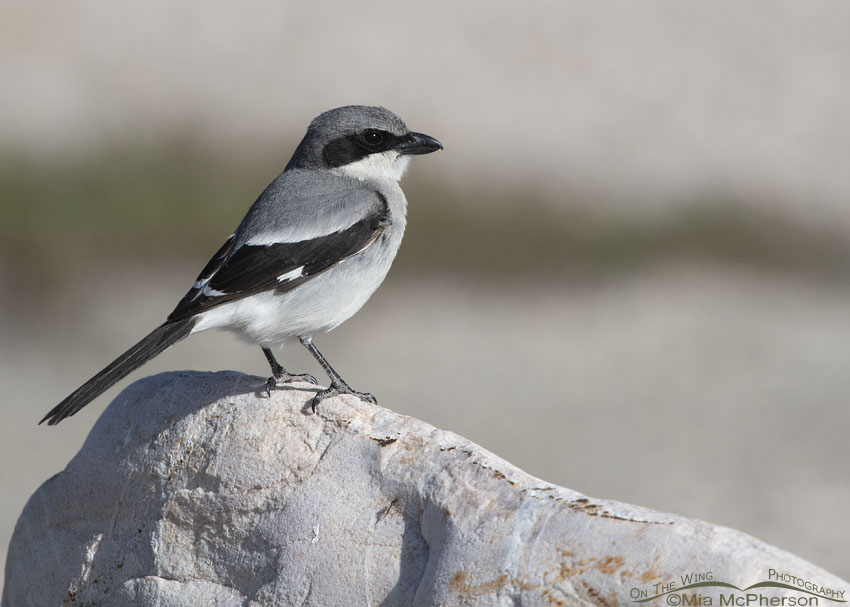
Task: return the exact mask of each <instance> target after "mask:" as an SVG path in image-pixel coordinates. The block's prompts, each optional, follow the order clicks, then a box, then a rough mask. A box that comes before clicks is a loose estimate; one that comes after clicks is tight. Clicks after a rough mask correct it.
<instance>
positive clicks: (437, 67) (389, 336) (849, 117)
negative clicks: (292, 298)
mask: <svg viewBox="0 0 850 607" xmlns="http://www.w3.org/2000/svg"><path fill="white" fill-rule="evenodd" d="M848 17H850V9H848V7H847V5H846V4H845V3H840V2H811V3H794V2H762V1H759V2H751V3H747V4H746V5H742V4H740V3H735V2H731V1H728V2H727V1H722V2H712V3H696V2H672V1H671V2H662V1H653V2H648V3H641V4H640V5H636V4H633V3H627V2H613V3H605V4H604V5H602V4H599V3H595V2H589V1H588V2H563V3H557V4H556V3H547V2H531V3H525V4H523V8H522V9H519V8H517V7H516V5H513V4H508V3H498V2H488V3H476V2H473V3H465V4H463V5H462V6H458V5H456V4H454V3H449V2H432V3H429V4H428V5H427V6H425V5H422V6H420V7H419V8H416V7H413V6H407V5H401V4H399V3H390V2H379V3H373V4H370V5H369V8H368V9H364V8H363V7H360V6H356V5H354V4H351V3H344V2H330V3H323V4H322V5H313V6H311V7H306V6H305V7H295V6H290V5H287V4H283V3H272V2H248V3H240V4H239V5H238V6H237V5H233V4H230V3H224V2H200V1H198V2H189V3H181V5H180V6H179V7H176V6H173V5H172V4H171V3H167V2H164V1H163V2H158V1H157V2H148V3H145V4H138V5H135V6H134V7H128V6H126V5H123V6H120V7H119V5H116V4H114V3H111V2H106V1H102V2H97V1H84V2H80V3H75V4H74V5H73V6H71V5H55V4H52V3H43V2H27V3H24V2H17V1H14V2H10V3H7V4H6V5H5V6H4V18H3V20H2V23H0V79H2V82H4V83H7V84H6V85H5V86H4V87H2V88H3V90H2V91H0V104H2V105H0V160H2V168H0V224H2V225H0V241H2V244H0V252H2V261H0V385H2V387H3V394H4V399H3V404H2V408H3V414H4V419H5V422H4V424H2V426H0V487H2V488H3V489H2V492H0V545H2V546H5V545H7V543H8V539H9V537H10V535H11V533H12V530H13V527H14V522H15V520H16V518H17V516H18V514H19V513H20V510H21V508H22V507H23V505H24V503H25V501H26V499H27V497H28V496H29V495H30V494H31V493H32V491H34V490H35V489H36V488H37V487H38V485H39V484H40V483H42V482H43V481H44V480H45V479H46V478H48V477H49V476H50V475H52V474H54V473H56V472H58V471H59V470H61V469H62V467H63V466H64V465H65V463H67V461H68V460H69V458H71V457H72V456H73V454H74V453H75V452H76V450H77V449H78V448H79V446H80V444H81V443H82V441H83V439H84V437H85V435H86V433H87V432H88V430H89V428H90V427H91V425H92V424H93V422H94V420H95V419H96V417H97V415H98V414H99V413H100V411H102V410H103V408H104V407H105V406H106V405H107V403H108V402H109V400H110V398H111V397H112V396H114V395H115V394H117V391H118V390H119V389H120V388H121V387H123V386H124V385H126V382H124V383H122V384H121V385H119V386H118V387H117V388H115V389H113V390H112V391H111V392H110V393H109V394H107V395H106V396H105V397H102V398H101V399H99V400H98V401H96V402H95V403H94V404H92V405H91V406H90V407H89V408H87V409H85V410H84V411H83V412H81V413H80V414H78V415H77V416H76V417H74V418H73V419H70V420H68V421H66V422H63V424H62V425H60V426H59V427H57V428H44V427H36V426H35V422H36V421H37V420H38V419H39V418H40V417H41V416H42V415H43V414H44V412H46V411H47V410H48V409H49V408H50V407H52V406H53V405H54V404H55V403H56V402H58V400H60V399H61V398H62V397H64V396H65V395H66V394H67V393H68V392H70V391H71V390H72V389H74V388H75V387H76V386H77V385H79V383H80V382H81V381H83V380H84V379H86V378H87V377H89V376H90V375H91V374H92V373H93V372H95V371H96V370H98V369H99V368H100V367H101V366H103V365H104V364H105V363H106V362H108V361H109V360H111V359H112V358H113V357H114V356H115V355H116V354H118V353H119V352H120V351H122V350H123V349H124V348H126V347H127V346H129V345H130V344H131V343H133V342H134V341H135V340H136V339H138V338H139V337H141V336H142V335H143V334H144V333H145V332H146V331H147V330H149V329H150V328H152V327H153V326H154V325H155V324H157V323H158V322H160V321H161V319H162V318H163V316H164V315H166V314H167V313H168V312H169V311H170V309H171V308H172V306H173V305H174V303H175V302H176V301H177V299H179V297H180V296H181V295H182V294H183V292H184V291H185V290H186V288H187V287H188V285H189V284H190V283H191V281H192V280H193V278H194V276H195V274H196V273H197V271H198V270H199V269H200V267H201V266H202V265H203V263H204V262H205V261H206V259H207V257H208V256H209V255H210V254H211V253H212V252H213V251H214V250H215V249H216V248H217V246H218V244H219V243H220V240H221V239H222V238H223V237H224V236H226V235H227V234H229V233H230V231H231V230H232V228H233V226H234V225H235V223H236V222H237V221H238V219H239V218H240V217H241V215H242V213H243V212H244V210H245V209H246V208H247V206H248V205H249V204H250V203H251V201H252V200H253V198H254V197H255V196H256V195H257V193H259V191H260V190H261V189H262V188H263V187H264V186H265V184H266V183H267V182H268V181H269V180H270V179H271V178H273V177H274V175H275V174H276V171H278V170H279V169H280V167H282V166H283V164H284V163H285V161H286V160H287V159H288V155H289V154H290V153H291V151H292V149H293V148H294V146H295V144H296V143H297V140H298V138H299V137H300V135H301V133H302V132H303V130H304V128H305V126H306V124H307V122H308V121H309V119H310V118H312V117H313V116H314V115H315V114H316V113H318V112H319V111H321V110H323V109H327V108H329V107H333V106H336V105H341V104H346V103H380V104H383V105H386V106H387V107H389V108H391V109H393V110H394V111H396V112H398V113H399V114H401V115H402V116H403V117H404V118H405V119H406V120H407V122H408V124H409V125H410V126H411V128H414V129H416V130H421V131H424V132H427V133H429V134H432V135H434V136H436V137H438V138H439V139H440V140H441V141H443V143H444V144H445V146H446V149H445V151H444V152H441V153H439V154H435V155H433V156H428V157H425V158H421V159H417V161H416V162H415V163H414V164H413V166H412V169H411V171H410V177H409V180H408V181H407V183H408V184H409V187H407V188H406V189H408V192H409V198H410V200H411V217H410V220H411V231H410V234H409V235H408V238H407V240H406V242H405V244H404V246H403V248H402V252H401V254H400V257H399V260H398V262H397V264H396V267H394V269H393V271H392V272H391V274H390V278H389V279H388V281H387V283H386V284H385V286H384V287H383V288H382V289H381V290H380V291H379V292H378V293H377V294H376V295H375V297H374V298H373V300H372V301H371V302H370V303H369V304H368V305H367V306H366V307H365V308H364V310H363V311H362V312H361V313H360V314H359V315H358V316H356V317H355V318H354V319H352V320H351V321H350V322H349V323H347V324H346V325H344V326H343V327H341V328H340V329H339V330H337V331H336V332H334V333H333V334H331V335H328V336H325V337H322V338H318V339H317V343H318V344H319V346H320V347H321V348H322V351H323V352H324V353H325V354H326V355H327V356H328V357H329V358H330V360H331V361H332V362H333V363H334V365H335V366H336V367H337V368H338V369H339V370H340V372H341V373H342V374H343V376H344V377H346V379H347V380H348V381H349V382H350V383H352V384H353V385H354V386H355V387H356V388H358V389H362V390H368V391H371V392H373V393H375V394H376V395H377V396H378V397H379V399H380V402H381V404H382V405H383V406H387V407H390V408H392V409H394V410H396V411H399V412H401V413H404V414H408V415H413V416H416V417H419V418H421V419H424V420H426V421H428V422H431V423H433V424H435V425H437V426H439V427H441V428H445V429H448V430H452V431H455V432H457V433H459V434H462V435H465V436H467V437H469V438H471V439H472V440H475V441H477V442H479V443H480V444H482V445H483V446H485V447H486V448H488V449H490V450H492V451H494V452H495V453H497V454H499V455H500V456H502V457H504V458H506V459H508V460H510V461H512V462H513V463H515V464H517V465H519V466H520V467H522V468H524V469H525V470H527V471H529V472H530V473H532V474H534V475H537V476H540V477H543V478H545V479H546V480H549V481H552V482H556V483H559V484H562V485H565V486H568V487H570V488H573V489H576V490H579V491H582V492H586V493H588V494H590V495H594V496H598V497H605V498H612V499H618V500H623V501H627V502H633V503H637V504H641V505H645V506H649V507H653V508H656V509H661V510H667V511H673V512H677V513H680V514H684V515H687V516H693V517H698V518H701V519H705V520H708V521H711V522H714V523H720V524H724V525H728V526H731V527H735V528H737V529H740V530H742V531H745V532H747V533H750V534H752V535H755V536H756V537H759V538H760V539H763V540H765V541H767V542H770V543H772V544H775V545H777V546H779V547H781V548H784V549H786V550H789V551H791V552H794V553H797V554H799V555H800V556H802V557H804V558H806V559H808V560H810V561H812V562H814V563H816V564H818V565H820V566H823V567H825V568H826V569H829V570H830V571H832V572H834V573H836V574H837V575H840V576H842V577H844V578H850V565H848V563H850V558H848V556H850V524H848V523H847V518H846V513H847V512H848V511H850V448H848V441H847V433H848V429H850V409H849V408H848V406H847V405H848V400H850V377H848V372H847V361H848V360H850V314H848V310H850V286H848V284H850V283H848V280H847V279H848V277H850V206H848V200H850V177H848V172H847V167H848V166H850V104H848V103H847V99H848V98H850V80H848V79H847V78H846V64H847V58H848V57H850V37H848V36H847V35H846V31H847V30H846V24H847V19H848ZM282 359H283V360H285V361H286V363H287V366H289V367H292V368H293V369H294V370H299V371H300V370H309V371H310V372H313V373H316V374H318V369H317V368H316V365H315V363H314V362H312V361H311V360H310V359H309V357H308V355H307V354H306V353H302V352H301V351H293V352H286V353H284V354H283V355H282ZM181 368H191V369H238V370H241V371H244V372H246V373H254V374H259V375H263V376H265V375H266V373H267V368H266V366H265V361H264V359H263V357H262V355H261V353H260V351H259V349H256V348H249V347H247V346H244V345H241V344H238V343H236V342H235V341H233V340H232V339H230V338H229V337H228V336H226V335H212V334H210V335H201V336H196V337H193V338H192V339H191V340H189V341H187V342H183V343H182V344H180V345H178V346H177V347H175V348H174V349H173V350H171V351H169V352H167V353H166V354H164V355H163V356H162V357H160V358H159V359H157V360H156V361H154V362H153V363H151V364H150V365H149V366H147V367H145V368H144V369H143V370H141V371H139V372H137V373H136V374H134V375H133V377H135V378H138V377H141V376H143V375H147V374H150V373H154V372H158V371H163V370H169V369H181ZM131 379H132V378H131ZM0 552H3V553H5V550H2V551H0ZM4 556H5V555H4V554H0V565H2V560H3V557H4ZM742 582H744V581H742Z"/></svg>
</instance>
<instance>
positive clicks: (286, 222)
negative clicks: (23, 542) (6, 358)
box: [39, 105, 443, 425]
mask: <svg viewBox="0 0 850 607" xmlns="http://www.w3.org/2000/svg"><path fill="white" fill-rule="evenodd" d="M442 147H443V146H442V144H441V143H440V142H439V141H437V140H436V139H434V138H433V137H430V136H428V135H424V134H422V133H414V132H411V131H409V130H408V128H407V126H405V124H404V122H403V121H402V120H401V118H399V117H398V116H396V115H395V114H393V113H392V112H390V111H389V110H387V109H384V108H382V107H370V106H359V105H351V106H346V107H341V108H337V109H334V110H330V111H328V112H325V113H324V114H321V115H320V116H318V117H317V118H316V119H314V120H313V122H312V123H310V126H309V128H308V129H307V134H306V135H304V138H303V139H302V140H301V143H300V144H298V147H297V148H296V149H295V153H294V154H293V155H292V159H291V160H290V161H289V163H288V164H287V165H286V168H284V170H283V172H282V173H281V174H280V175H279V176H278V177H277V178H276V179H275V180H274V181H272V182H271V184H269V186H268V187H267V188H266V189H265V191H264V192H263V193H262V194H261V195H260V197H259V198H258V199H257V200H256V202H254V204H253V205H252V206H251V208H250V209H249V210H248V213H247V214H246V215H245V218H244V219H243V220H242V222H241V223H240V224H239V227H238V228H237V229H236V232H234V233H233V234H232V235H231V236H230V237H229V238H227V240H226V241H225V242H224V244H223V245H222V247H221V248H220V249H219V250H218V252H217V253H216V254H215V255H213V257H212V259H211V260H210V261H209V263H207V265H206V266H205V267H204V269H203V270H202V271H201V273H200V275H199V276H198V278H197V280H196V281H195V284H194V285H193V286H192V288H191V289H190V290H189V292H188V293H186V295H185V296H184V297H183V299H181V300H180V302H179V303H178V304H177V307H176V308H175V309H174V311H173V312H172V313H171V314H170V315H169V316H168V318H167V320H166V321H165V322H164V323H163V324H162V325H160V326H159V327H157V328H156V329H154V330H153V331H151V332H150V334H149V335H148V336H147V337H145V338H144V339H142V340H141V341H140V342H139V343H137V344H136V345H135V346H133V347H132V348H130V349H129V350H127V351H126V352H125V353H124V354H122V355H121V356H119V357H118V358H117V359H115V360H114V361H113V362H112V363H110V364H109V365H108V366H107V367H106V368H105V369H103V370H102V371H100V373H98V374H97V375H95V376H94V377H92V378H91V379H90V380H89V381H87V382H86V383H85V384H83V385H82V386H81V387H80V388H78V389H77V390H76V391H74V392H73V393H72V394H71V395H69V396H68V397H67V398H66V399H65V400H63V401H62V402H61V403H59V404H58V405H56V406H55V407H54V408H53V409H52V410H51V411H50V412H49V413H48V414H47V415H45V416H44V418H43V419H42V420H41V422H39V423H42V422H44V421H47V423H48V424H50V425H53V424H57V423H59V422H60V421H62V420H63V419H65V418H66V417H69V416H71V415H74V414H75V413H76V412H77V411H79V410H80V409H82V408H83V407H84V406H86V405H87V404H88V403H89V402H91V401H92V400H93V399H95V398H96V397H97V396H99V395H100V394H101V393H103V392H104V391H105V390H106V389H107V388H109V387H110V386H112V385H113V384H114V383H115V382H117V381H119V380H121V379H122V378H124V377H125V376H126V375H128V374H129V373H130V372H132V371H133V370H135V369H137V368H138V367H140V366H141V365H143V364H144V363H146V362H147V361H149V360H150V359H152V358H153V357H155V356H156V355H158V354H159V353H161V352H162V351H163V350H165V349H166V348H168V347H169V346H171V345H173V344H175V343H177V342H178V341H180V340H181V339H183V338H184V337H187V336H188V335H191V334H192V333H197V332H198V331H205V330H207V329H226V330H228V331H232V332H234V333H235V334H236V335H237V336H238V337H239V338H241V339H243V340H244V341H247V342H248V343H252V344H258V345H259V346H260V347H261V348H262V350H263V353H264V354H265V356H266V359H267V360H268V362H269V365H270V366H271V371H272V376H271V377H270V378H269V380H268V382H267V384H266V389H267V391H268V392H269V393H270V392H271V390H272V388H274V386H275V385H276V384H277V382H281V381H283V382H290V381H295V380H307V381H310V382H312V383H314V384H315V383H316V380H315V379H314V378H313V377H312V376H310V375H307V374H301V375H293V374H290V373H288V372H287V371H286V369H284V368H283V367H282V366H281V365H280V364H279V363H278V362H277V360H275V358H274V355H273V354H272V351H271V348H272V347H273V346H279V345H286V344H289V343H292V342H294V341H295V340H296V339H297V340H299V341H300V342H301V343H302V344H303V345H304V346H305V347H306V348H307V349H308V350H309V351H310V353H311V354H312V355H313V356H314V357H315V358H316V360H317V361H318V362H319V364H320V365H321V366H322V368H323V369H324V370H325V372H326V373H327V374H328V377H329V378H330V387H328V388H327V389H324V390H319V391H318V392H317V394H316V396H315V397H314V399H313V409H314V410H315V408H316V405H317V404H318V403H320V402H321V401H322V400H323V399H325V398H328V397H330V396H333V395H336V394H354V395H356V396H358V397H360V398H362V399H365V400H368V401H370V402H373V403H374V402H376V401H375V397H374V396H372V395H371V394H367V393H365V392H356V391H355V390H353V389H352V388H351V387H350V386H349V385H348V384H347V383H346V382H345V381H344V380H343V379H342V377H340V375H339V374H338V373H337V372H336V371H334V369H333V368H332V367H331V366H330V364H329V363H328V361H327V360H326V359H325V358H324V356H322V354H321V353H320V352H319V350H318V349H316V346H315V345H314V344H313V336H314V335H316V334H318V333H323V332H326V331H330V330H331V329H334V328H335V327H337V326H339V325H340V324H341V323H343V322H344V321H346V320H347V319H348V318H350V317H351V316H352V315H353V314H354V313H355V312H357V311H358V310H359V309H360V308H361V306H363V304H364V303H366V300H367V299H369V297H370V296H371V295H372V293H374V292H375V290H376V289H377V288H378V286H380V284H381V282H383V280H384V277H385V276H386V274H387V271H388V270H389V269H390V264H392V261H393V259H394V258H395V255H396V252H397V251H398V248H399V245H400V244H401V239H402V236H403V234H404V228H405V225H406V213H407V200H406V199H405V197H404V193H403V192H402V191H401V188H400V187H399V184H398V182H399V180H400V179H401V177H402V175H403V174H404V171H405V169H406V168H407V165H408V162H409V160H410V156H411V155H414V154H428V153H430V152H435V151H437V150H440V149H442Z"/></svg>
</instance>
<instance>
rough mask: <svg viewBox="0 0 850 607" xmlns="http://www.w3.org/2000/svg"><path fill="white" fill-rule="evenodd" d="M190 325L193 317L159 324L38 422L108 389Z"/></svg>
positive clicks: (53, 420)
mask: <svg viewBox="0 0 850 607" xmlns="http://www.w3.org/2000/svg"><path fill="white" fill-rule="evenodd" d="M194 325H195V319H194V318H187V319H185V320H180V321H177V322H167V323H165V324H163V325H160V326H159V327H157V328H156V329H154V330H153V331H151V332H150V333H149V334H148V335H147V337H145V338H144V339H142V340H141V341H140V342H139V343H137V344H136V345H135V346H133V347H132V348H130V349H129V350H127V351H126V352H124V354H122V355H121V356H119V357H118V358H116V359H115V360H114V361H112V362H111V363H109V365H107V367H106V368H105V369H103V370H102V371H101V372H100V373H98V374H97V375H95V376H94V377H92V378H91V379H90V380H88V381H87V382H86V383H84V384H83V385H82V386H80V387H79V388H77V389H76V390H75V391H74V392H72V393H71V394H70V395H69V396H68V397H67V398H66V399H65V400H63V401H62V402H61V403H59V404H58V405H56V406H55V407H53V409H51V410H50V412H49V413H48V414H47V415H45V416H44V417H43V418H42V420H41V421H40V422H38V423H39V424H41V423H43V422H45V421H47V424H48V425H49V426H53V425H55V424H58V423H59V422H61V421H62V420H63V419H65V418H66V417H70V416H72V415H74V413H76V412H77V411H79V410H80V409H82V408H83V407H85V406H86V405H87V404H89V403H90V402H91V401H93V400H94V399H95V398H97V397H98V396H100V395H101V394H102V393H103V392H105V391H106V390H107V389H109V388H110V387H111V386H112V385H113V384H114V383H115V382H118V381H120V380H121V379H123V378H124V377H126V376H127V375H129V374H130V373H132V372H133V371H135V370H136V369H138V368H139V367H141V366H142V365H143V364H145V363H146V362H148V361H149V360H150V359H152V358H153V357H155V356H156V355H157V354H160V353H161V352H162V351H163V350H165V349H166V348H168V347H169V346H172V345H174V344H176V343H177V342H178V341H180V340H181V339H183V338H184V337H186V336H187V335H189V333H191V332H192V327H193V326H194Z"/></svg>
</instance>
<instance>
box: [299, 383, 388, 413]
mask: <svg viewBox="0 0 850 607" xmlns="http://www.w3.org/2000/svg"><path fill="white" fill-rule="evenodd" d="M338 394H351V395H352V396H356V397H357V398H359V399H360V400H363V401H366V402H367V403H371V404H373V405H377V404H378V399H377V398H375V397H374V396H373V395H371V394H369V393H368V392H358V391H357V390H354V389H353V388H352V387H351V386H349V385H348V384H345V383H342V384H331V387H330V388H325V389H324V390H321V391H320V392H318V393H317V394H316V396H314V397H313V403H312V405H311V407H312V409H313V413H315V412H316V406H318V404H319V403H320V402H322V401H323V400H325V399H326V398H331V397H333V396H337V395H338Z"/></svg>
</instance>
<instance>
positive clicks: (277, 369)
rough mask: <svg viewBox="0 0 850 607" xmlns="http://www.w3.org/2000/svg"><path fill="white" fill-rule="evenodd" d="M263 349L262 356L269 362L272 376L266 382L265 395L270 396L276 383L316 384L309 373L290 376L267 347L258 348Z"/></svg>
mask: <svg viewBox="0 0 850 607" xmlns="http://www.w3.org/2000/svg"><path fill="white" fill-rule="evenodd" d="M260 347H261V348H262V349H263V354H265V355H266V360H267V361H269V366H270V367H271V368H272V376H271V377H270V378H269V379H268V381H267V382H266V394H268V395H269V396H271V395H272V389H273V388H274V387H275V386H276V385H277V382H279V381H283V382H286V383H289V382H293V381H308V382H310V383H311V384H318V383H319V382H317V381H316V378H315V377H313V376H312V375H310V374H309V373H298V374H292V373H290V372H289V371H287V370H286V369H284V368H283V367H282V366H281V364H280V363H279V362H277V360H276V359H275V357H274V354H272V351H271V349H269V348H268V347H267V346H260Z"/></svg>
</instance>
